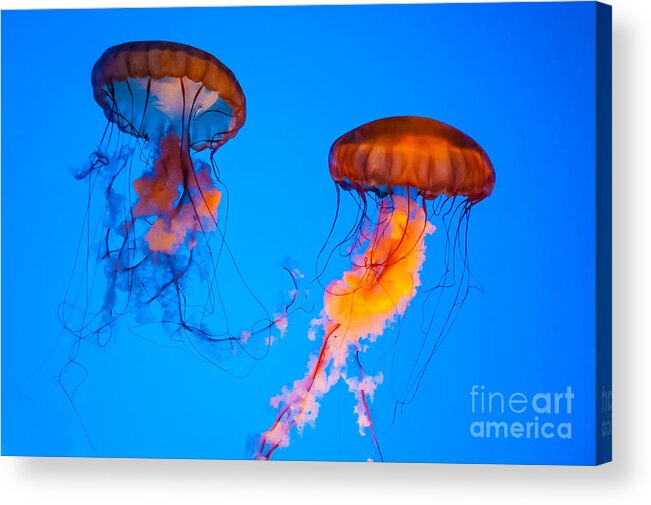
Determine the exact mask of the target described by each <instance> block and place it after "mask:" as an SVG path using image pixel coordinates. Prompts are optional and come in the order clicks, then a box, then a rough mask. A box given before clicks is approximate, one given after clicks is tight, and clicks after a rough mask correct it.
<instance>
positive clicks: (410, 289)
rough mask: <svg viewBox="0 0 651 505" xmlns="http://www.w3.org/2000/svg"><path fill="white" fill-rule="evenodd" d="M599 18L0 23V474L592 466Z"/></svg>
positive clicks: (558, 6) (80, 18)
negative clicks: (212, 465)
mask: <svg viewBox="0 0 651 505" xmlns="http://www.w3.org/2000/svg"><path fill="white" fill-rule="evenodd" d="M596 19H597V6H596V5H595V4H594V3H590V2H587V3H551V4H542V3H541V4H536V3H525V4H509V3H502V4H477V5H473V4H459V5H454V4H441V5H418V6H415V5H400V6H397V5H394V6H391V5H386V6H341V7H333V6H315V7H297V8H294V7H292V8H287V7H277V8H257V7H256V8H208V9H198V8H173V9H129V10H88V11H83V10H68V11H15V12H3V13H2V61H3V63H2V65H3V68H2V75H3V82H2V85H3V101H2V106H3V115H2V121H3V129H2V131H3V133H2V153H3V154H2V230H3V237H2V239H3V240H2V243H3V245H2V255H3V264H2V265H3V266H2V295H3V310H2V337H3V339H2V399H3V400H2V420H3V423H2V451H3V454H7V455H33V456H100V457H159V458H216V459H255V458H257V459H272V460H283V459H287V460H330V461H389V462H469V463H477V462H492V463H555V464H593V463H594V462H595V450H596V449H595V444H596V438H597V436H598V433H597V430H596V428H595V426H596V420H595V411H596V409H597V403H596V399H595V388H596V387H597V386H596V384H595V369H594V363H595V359H596V353H597V349H596V347H595V331H596V328H595V310H596V309H595V304H594V300H595V289H596V288H595V273H594V272H595V269H596V264H595V247H596V245H595V244H596V232H595V223H596V214H595V185H596V175H595V164H596V161H597V160H596V159H595V136H594V132H595V128H596V116H595V114H596V112H595V101H596V99H597V96H596V86H595V72H596V56H595V51H596V49H595V40H596V36H597V33H596V30H597V25H596Z"/></svg>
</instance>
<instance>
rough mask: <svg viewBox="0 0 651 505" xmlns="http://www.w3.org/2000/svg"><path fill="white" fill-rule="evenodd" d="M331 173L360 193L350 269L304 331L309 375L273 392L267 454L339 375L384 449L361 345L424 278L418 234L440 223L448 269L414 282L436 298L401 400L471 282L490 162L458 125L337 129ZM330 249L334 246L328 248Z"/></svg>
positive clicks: (421, 121) (424, 121)
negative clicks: (473, 240) (473, 220)
mask: <svg viewBox="0 0 651 505" xmlns="http://www.w3.org/2000/svg"><path fill="white" fill-rule="evenodd" d="M329 165H330V175H331V176H332V178H333V180H334V181H335V183H336V186H337V195H338V201H339V189H340V188H341V189H344V190H346V191H349V192H350V193H351V194H353V195H354V196H356V198H357V199H358V204H359V209H360V219H359V220H358V221H357V223H356V225H355V226H354V227H353V228H352V230H351V232H350V233H349V234H348V236H347V238H346V239H345V240H344V241H342V242H341V243H340V244H338V248H341V246H344V247H346V249H345V254H347V255H348V256H350V259H351V266H350V269H349V270H347V271H345V272H344V274H343V276H342V277H341V278H339V279H336V280H334V281H332V282H330V284H328V285H327V286H326V287H325V294H324V300H323V304H324V308H323V310H322V312H321V314H320V317H318V318H317V319H315V320H314V321H313V322H312V328H311V330H310V337H311V338H315V337H316V335H317V334H321V335H322V337H321V338H322V340H321V346H320V349H319V351H318V353H316V354H315V355H313V356H311V357H310V359H309V362H308V370H307V373H306V375H305V376H304V377H303V378H301V379H299V380H297V381H295V382H294V383H293V385H292V387H290V388H288V387H284V388H283V390H282V393H281V394H279V395H278V396H275V397H273V398H272V399H271V405H272V406H273V407H275V408H276V409H277V410H278V413H277V416H276V419H275V421H274V422H273V424H272V425H271V427H270V428H269V429H268V430H267V431H265V432H264V433H263V434H262V436H261V437H260V439H259V442H258V444H257V446H256V448H255V457H256V458H258V459H269V458H270V457H271V455H272V454H273V452H274V451H275V450H276V449H277V448H279V447H286V446H288V445H289V443H290V434H291V430H292V428H294V427H295V428H296V429H297V430H298V432H299V433H300V432H301V431H302V430H303V428H304V427H305V425H307V424H311V425H313V424H314V422H315V421H316V418H317V416H318V413H319V406H320V405H319V401H320V400H321V398H323V396H324V395H325V394H326V393H328V391H329V390H330V389H331V388H332V387H333V386H334V385H335V384H336V383H337V382H338V381H339V380H340V379H342V378H343V379H344V380H345V381H346V383H347V385H348V389H349V391H350V392H351V393H352V394H353V395H354V397H355V400H356V406H355V408H354V413H355V415H356V416H357V421H358V425H359V431H360V434H361V435H364V434H365V433H366V432H367V430H368V431H369V432H370V434H371V437H372V439H373V442H374V443H375V447H376V448H377V450H378V452H379V457H380V459H382V453H381V451H380V447H379V444H378V441H377V436H376V432H375V429H374V425H373V422H372V420H371V415H370V408H369V404H370V402H371V401H372V399H373V395H374V393H375V391H376V389H377V387H378V385H379V384H380V383H382V381H383V374H382V372H377V373H375V374H367V373H365V370H364V368H363V367H362V362H361V360H360V356H359V353H360V352H363V351H364V350H365V349H366V348H367V347H368V345H369V343H372V342H374V341H375V340H376V339H377V338H378V337H379V336H380V335H381V334H382V333H383V332H384V330H385V328H387V327H388V326H389V325H391V324H392V323H394V322H395V321H396V320H397V319H398V318H400V317H401V316H402V315H404V314H405V311H406V310H407V307H408V306H409V304H410V303H411V301H412V299H413V298H414V296H415V295H416V293H417V291H418V289H419V287H421V269H422V266H423V262H424V261H425V253H426V244H425V239H426V237H427V236H428V235H430V234H432V233H434V231H435V226H434V224H433V223H432V222H431V221H432V218H434V217H435V216H437V217H439V218H440V221H441V222H442V223H443V227H444V230H445V231H444V232H445V236H446V237H447V240H446V251H445V254H444V257H445V269H444V273H443V275H442V277H441V279H440V281H439V282H438V284H437V285H436V286H434V287H432V288H429V289H423V288H420V289H421V291H423V292H424V295H423V296H424V297H425V298H426V299H427V298H432V297H434V298H435V299H437V300H436V303H435V304H434V306H433V308H432V307H430V309H431V310H430V312H429V313H427V311H426V314H428V315H427V316H426V318H425V320H424V321H423V324H422V326H423V337H422V339H421V341H420V342H413V344H414V345H415V346H417V347H419V348H420V351H419V356H420V358H419V359H417V360H416V362H415V363H414V366H413V367H412V371H411V373H410V374H409V378H408V380H407V383H406V384H407V385H406V387H405V389H404V393H403V394H401V395H400V398H398V399H397V404H401V403H402V404H404V403H407V402H408V401H410V398H413V395H414V394H415V393H416V390H417V389H418V386H419V384H420V381H421V379H422V376H423V374H424V372H425V368H426V366H427V363H429V360H430V359H431V357H432V355H433V353H434V352H435V351H436V349H437V348H438V346H439V345H440V343H441V342H442V340H443V338H444V337H445V335H446V334H447V332H448V331H449V329H450V326H451V324H452V323H453V322H454V319H455V318H456V315H457V314H458V310H459V309H460V308H461V305H462V304H463V300H465V297H466V296H467V293H468V290H469V289H470V272H469V267H468V257H467V243H466V232H467V224H468V217H469V215H470V210H471V208H472V207H473V206H474V205H475V204H477V203H478V202H480V201H481V200H483V199H484V198H486V197H487V196H489V195H490V194H491V192H492V191H493V187H494V184H495V171H494V169H493V166H492V164H491V162H490V160H489V158H488V156H487V154H486V153H485V152H484V150H483V149H482V148H481V147H480V146H479V145H478V144H477V143H476V142H475V141H474V140H472V139H471V138H470V137H468V136H467V135H465V134H464V133H462V132H461V131H459V130H457V129H455V128H453V127H452V126H449V125H447V124H444V123H441V122H439V121H436V120H434V119H429V118H424V117H391V118H385V119H379V120H377V121H373V122H371V123H368V124H365V125H362V126H360V127H358V128H356V129H354V130H352V131H350V132H348V133H346V134H345V135H343V136H341V137H340V138H339V139H337V140H336V141H335V142H334V144H333V145H332V148H331V150H330V158H329ZM335 249H337V248H335ZM450 289H452V294H453V296H452V303H451V307H450V309H449V310H447V311H445V314H444V315H443V317H440V318H439V319H440V320H441V322H440V324H439V327H438V328H437V329H435V328H434V326H435V324H434V319H435V317H436V313H437V311H438V309H437V308H438V306H439V305H440V304H439V302H440V300H439V299H438V298H439V297H440V296H441V293H442V292H443V291H444V290H450Z"/></svg>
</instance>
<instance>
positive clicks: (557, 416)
mask: <svg viewBox="0 0 651 505" xmlns="http://www.w3.org/2000/svg"><path fill="white" fill-rule="evenodd" d="M573 399H574V393H572V387H571V386H567V388H566V389H565V391H560V392H540V393H535V394H525V393H522V392H513V393H505V392H500V391H488V390H486V387H485V386H483V385H482V386H479V385H476V384H475V385H474V386H472V388H470V408H471V412H472V416H473V421H472V422H471V423H470V434H471V435H472V436H473V437H475V438H525V439H536V438H538V439H552V438H560V439H566V440H569V439H571V438H572V422H571V421H570V416H571V415H572V400H573Z"/></svg>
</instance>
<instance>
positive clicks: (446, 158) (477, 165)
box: [330, 116, 495, 201]
mask: <svg viewBox="0 0 651 505" xmlns="http://www.w3.org/2000/svg"><path fill="white" fill-rule="evenodd" d="M330 175H331V176H332V178H333V179H334V180H335V182H337V183H338V184H339V185H340V186H342V187H343V188H344V189H355V190H357V191H373V192H375V193H378V194H380V195H381V196H384V195H386V194H387V193H391V188H394V187H397V186H403V187H408V188H416V189H418V190H419V191H420V194H421V195H422V196H423V197H424V198H425V199H433V198H436V197H438V196H440V195H446V196H456V195H459V196H465V197H467V198H468V200H469V201H479V200H483V199H484V198H486V197H487V196H489V195H490V194H491V193H492V192H493V187H494V186H495V170H494V169H493V165H492V163H491V161H490V159H489V158H488V155H487V154H486V152H485V151H484V150H483V149H482V148H481V146H480V145H479V144H477V142H475V141H474V140H473V139H471V138H470V137H468V136H467V135H466V134H465V133H463V132H461V131H460V130H457V129H456V128H454V127H452V126H450V125H448V124H445V123H442V122H441V121H437V120H435V119H430V118H426V117H418V116H397V117H389V118H383V119H378V120H376V121H372V122H370V123H366V124H364V125H362V126H359V127H357V128H355V129H354V130H351V131H349V132H348V133H346V134H344V135H342V136H341V137H339V138H338V139H337V140H336V141H335V142H334V144H333V145H332V148H331V149H330Z"/></svg>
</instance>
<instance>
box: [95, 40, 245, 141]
mask: <svg viewBox="0 0 651 505" xmlns="http://www.w3.org/2000/svg"><path fill="white" fill-rule="evenodd" d="M91 83H92V86H93V95H94V97H95V101H97V103H98V104H99V105H100V107H102V109H103V110H104V114H105V115H106V117H107V118H108V119H109V121H111V122H113V123H115V124H116V125H117V126H118V127H119V128H120V130H122V131H123V132H125V133H128V134H130V135H133V136H134V137H138V138H145V139H147V140H149V139H151V138H152V137H154V138H157V137H158V136H159V135H160V134H161V133H164V132H165V131H166V130H167V129H168V128H169V127H172V129H173V130H174V131H175V132H176V133H177V135H178V136H179V137H180V136H182V134H183V135H184V138H185V140H186V142H187V143H188V144H189V147H191V148H192V149H193V150H195V151H201V150H203V149H211V150H215V149H217V148H218V147H220V146H221V145H222V144H224V143H225V142H226V141H227V140H229V139H230V138H232V137H234V136H235V135H236V134H237V132H238V131H239V129H240V128H241V127H242V125H243V124H244V121H245V119H246V100H245V97H244V93H243V92H242V88H241V87H240V85H239V83H238V82H237V79H236V78H235V76H234V75H233V72H231V71H230V70H229V69H228V68H227V67H226V65H224V64H223V63H222V62H221V61H219V60H218V59H217V58H215V57H214V56H213V55H211V54H209V53H207V52H205V51H202V50H201V49H197V48H194V47H191V46H188V45H185V44H179V43H175V42H161V41H146V42H129V43H126V44H120V45H117V46H114V47H111V48H109V49H107V50H106V51H105V52H104V54H103V55H102V56H101V57H100V58H99V60H97V63H95V66H94V67H93V71H92V75H91Z"/></svg>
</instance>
